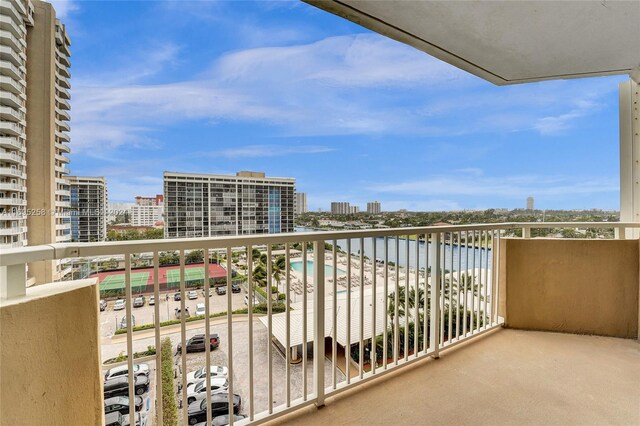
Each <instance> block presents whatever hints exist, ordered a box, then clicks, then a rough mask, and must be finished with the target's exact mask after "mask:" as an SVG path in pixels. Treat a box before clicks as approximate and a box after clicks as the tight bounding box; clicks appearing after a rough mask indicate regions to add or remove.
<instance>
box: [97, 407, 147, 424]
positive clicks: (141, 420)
mask: <svg viewBox="0 0 640 426" xmlns="http://www.w3.org/2000/svg"><path fill="white" fill-rule="evenodd" d="M104 424H105V426H131V425H130V420H129V414H121V413H120V412H118V411H113V412H111V413H109V414H105V416H104ZM146 425H147V413H138V412H136V422H135V426H146Z"/></svg>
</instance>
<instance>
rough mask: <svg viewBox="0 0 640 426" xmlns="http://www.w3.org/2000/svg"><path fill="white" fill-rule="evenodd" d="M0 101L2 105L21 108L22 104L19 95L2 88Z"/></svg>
mask: <svg viewBox="0 0 640 426" xmlns="http://www.w3.org/2000/svg"><path fill="white" fill-rule="evenodd" d="M0 101H2V103H3V104H4V105H8V106H11V107H14V108H22V105H23V104H24V102H23V100H22V99H21V98H20V97H19V96H16V95H15V94H13V93H11V92H6V91H4V90H0Z"/></svg>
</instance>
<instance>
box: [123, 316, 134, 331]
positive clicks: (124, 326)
mask: <svg viewBox="0 0 640 426" xmlns="http://www.w3.org/2000/svg"><path fill="white" fill-rule="evenodd" d="M135 326H136V317H135V316H133V315H131V327H135ZM120 328H127V316H126V315H125V316H123V317H122V319H121V320H120Z"/></svg>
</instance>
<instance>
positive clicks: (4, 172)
mask: <svg viewBox="0 0 640 426" xmlns="http://www.w3.org/2000/svg"><path fill="white" fill-rule="evenodd" d="M0 176H13V177H18V178H22V179H24V178H26V176H27V175H26V173H25V172H23V171H22V170H19V169H16V168H14V167H0Z"/></svg>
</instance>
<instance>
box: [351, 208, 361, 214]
mask: <svg viewBox="0 0 640 426" xmlns="http://www.w3.org/2000/svg"><path fill="white" fill-rule="evenodd" d="M349 213H351V214H356V213H360V207H358V206H349Z"/></svg>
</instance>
